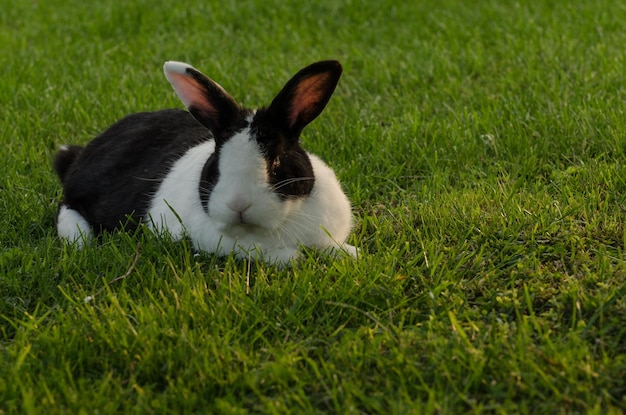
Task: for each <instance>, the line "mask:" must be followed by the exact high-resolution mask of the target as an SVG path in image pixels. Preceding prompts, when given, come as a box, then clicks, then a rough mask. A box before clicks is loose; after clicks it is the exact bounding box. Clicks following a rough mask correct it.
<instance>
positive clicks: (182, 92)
mask: <svg viewBox="0 0 626 415" xmlns="http://www.w3.org/2000/svg"><path fill="white" fill-rule="evenodd" d="M163 71H164V72H165V77H166V78H167V80H168V81H169V82H170V84H172V87H174V91H176V94H177V95H178V97H179V98H180V99H181V101H182V102H183V104H185V106H186V107H187V108H188V109H189V112H190V113H191V114H192V115H193V116H194V118H195V119H196V120H198V121H199V122H200V124H202V125H204V126H205V127H207V128H208V129H210V130H211V131H213V132H214V133H219V132H220V131H222V130H223V129H225V128H227V127H228V126H229V125H230V123H231V122H232V121H233V120H234V119H236V118H237V115H238V114H239V112H240V111H241V108H240V107H239V105H238V104H237V103H236V102H235V100H234V99H233V98H232V97H231V96H230V95H228V93H227V92H226V91H224V89H223V88H222V87H221V86H220V85H219V84H218V83H217V82H215V81H213V80H211V79H209V78H208V77H207V76H205V75H204V74H202V73H201V72H200V71H198V70H197V69H195V68H194V67H193V66H191V65H188V64H186V63H182V62H173V61H170V62H165V65H164V66H163Z"/></svg>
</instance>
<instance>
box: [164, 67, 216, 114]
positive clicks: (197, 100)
mask: <svg viewBox="0 0 626 415" xmlns="http://www.w3.org/2000/svg"><path fill="white" fill-rule="evenodd" d="M167 79H168V80H169V81H170V83H171V84H172V86H173V87H174V91H176V95H178V97H179V98H180V100H181V101H182V102H183V104H185V106H186V107H187V108H189V107H191V106H196V107H205V106H207V103H206V98H205V96H204V94H203V91H204V89H203V88H202V86H201V85H200V84H198V82H197V81H196V80H195V79H194V78H192V77H190V76H188V75H186V74H180V73H176V72H169V73H168V74H167Z"/></svg>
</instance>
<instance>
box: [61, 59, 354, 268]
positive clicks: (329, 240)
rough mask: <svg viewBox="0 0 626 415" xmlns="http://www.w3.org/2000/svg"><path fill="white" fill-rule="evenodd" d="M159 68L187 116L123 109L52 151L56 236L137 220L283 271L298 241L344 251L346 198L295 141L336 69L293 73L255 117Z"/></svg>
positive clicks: (220, 92) (327, 92) (189, 70)
mask: <svg viewBox="0 0 626 415" xmlns="http://www.w3.org/2000/svg"><path fill="white" fill-rule="evenodd" d="M164 71H165V76H166V77H167V79H168V80H169V82H170V83H171V84H172V86H173V87H174V90H175V91H176V93H177V95H178V96H179V97H180V99H181V100H182V102H183V103H184V104H185V106H186V107H187V108H188V110H189V111H188V112H187V111H184V110H177V109H168V110H162V111H156V112H146V113H138V114H133V115H130V116H127V117H125V118H123V119H122V120H120V121H118V122H117V123H115V124H114V125H112V126H111V127H110V128H109V129H108V130H106V131H105V132H104V133H102V134H101V135H100V136H98V137H96V138H95V139H94V140H93V141H91V142H90V143H89V144H88V145H87V146H85V147H80V146H73V145H72V146H62V147H61V148H60V150H59V152H58V153H57V154H56V157H55V160H54V167H55V170H56V172H57V173H58V175H59V177H60V179H61V181H62V183H63V191H64V199H63V201H62V202H61V203H60V204H59V211H58V215H57V230H58V233H59V236H61V237H62V238H65V239H67V240H68V241H70V242H74V243H76V244H78V245H80V246H82V245H83V243H84V242H85V241H86V240H88V239H90V238H91V237H92V236H93V234H94V233H95V234H99V233H100V232H102V231H110V230H113V229H116V228H120V227H124V228H125V229H133V228H135V227H136V226H137V225H138V224H139V223H145V224H146V225H147V226H148V227H150V228H152V229H153V230H154V231H156V232H164V233H168V234H169V235H170V236H171V237H172V238H174V239H180V238H182V237H183V236H188V237H189V238H190V239H191V241H192V243H193V244H194V246H195V247H196V248H197V249H200V250H203V251H207V252H212V253H217V254H218V255H227V254H229V253H231V252H233V253H234V254H235V255H236V256H237V257H240V258H247V257H249V256H250V255H251V256H252V257H258V258H260V259H263V260H264V261H266V262H269V263H278V264H288V263H289V262H290V261H291V260H293V259H295V258H297V257H298V256H299V248H300V246H301V245H304V246H307V247H312V248H318V249H321V250H326V249H330V250H334V251H336V250H341V251H346V252H348V253H350V254H352V255H356V252H357V249H356V248H355V247H353V246H351V245H348V244H346V243H345V241H346V238H347V237H348V234H349V233H350V229H351V227H352V215H351V206H350V202H349V200H348V198H347V197H346V195H345V194H344V192H343V191H342V189H341V185H340V184H339V182H338V180H337V178H336V176H335V173H334V172H333V171H332V170H331V169H330V168H329V167H328V166H327V165H326V164H324V162H322V161H321V160H320V159H319V158H318V157H316V156H315V155H313V154H310V153H307V152H305V151H304V150H303V149H302V148H301V147H300V140H299V138H300V133H301V132H302V129H303V128H304V127H305V126H306V125H307V124H309V123H310V122H311V121H313V120H314V119H315V118H316V117H317V116H318V115H319V114H320V113H321V112H322V110H323V109H324V107H325V106H326V104H327V103H328V100H329V99H330V97H331V95H332V94H333V92H334V90H335V87H336V85H337V82H338V81H339V77H340V76H341V72H342V68H341V65H340V64H339V62H337V61H322V62H317V63H314V64H312V65H310V66H307V67H305V68H304V69H302V70H300V71H299V72H298V73H297V74H296V75H294V76H293V78H291V80H289V82H287V84H286V85H285V86H284V87H283V89H282V90H281V91H280V92H279V93H278V95H277V96H276V97H275V98H274V100H273V101H272V103H271V104H270V105H269V106H268V107H265V108H260V109H258V110H249V109H246V108H242V107H241V106H239V105H238V104H237V103H236V102H235V100H234V99H233V98H232V97H231V96H230V95H229V94H228V93H227V92H226V91H224V89H222V87H221V86H220V85H219V84H217V83H216V82H214V81H212V80H211V79H209V78H207V77H206V76H205V75H203V74H202V73H200V72H199V71H198V70H196V69H195V68H193V67H191V66H189V65H187V64H185V63H181V62H166V63H165V66H164Z"/></svg>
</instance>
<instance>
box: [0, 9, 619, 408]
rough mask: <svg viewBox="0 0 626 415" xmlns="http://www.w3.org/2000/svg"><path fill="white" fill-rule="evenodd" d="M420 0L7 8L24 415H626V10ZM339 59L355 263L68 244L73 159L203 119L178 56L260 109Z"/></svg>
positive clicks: (10, 358) (329, 121)
mask: <svg viewBox="0 0 626 415" xmlns="http://www.w3.org/2000/svg"><path fill="white" fill-rule="evenodd" d="M115 3H117V4H115ZM396 3H397V2H396ZM396 3H394V2H386V3H385V2H371V3H355V2H343V1H334V2H309V3H307V4H301V2H295V1H289V2H272V1H269V2H268V1H264V2H258V1H250V2H230V3H224V2H222V3H220V4H217V3H215V4H211V3H204V4H202V5H200V4H197V3H191V2H177V3H176V4H168V3H167V2H160V1H157V2H147V1H139V2H132V3H129V2H123V3H122V2H113V3H111V2H109V3H94V4H87V3H81V2H76V1H72V0H69V1H63V2H60V1H48V2H35V3H33V2H17V3H16V2H9V1H7V0H0V10H2V12H0V51H1V52H2V56H3V57H4V59H3V67H2V71H0V105H1V106H2V111H0V123H1V125H2V128H1V129H0V143H1V144H2V146H3V148H4V152H3V154H4V157H3V163H2V164H0V177H1V179H0V218H1V220H2V222H1V223H2V224H3V226H2V231H1V238H0V242H1V244H2V245H1V251H0V351H1V353H0V356H1V358H0V373H1V374H2V375H1V376H0V413H78V412H81V411H82V412H87V413H92V412H101V413H150V412H153V413H168V412H171V413H191V412H200V413H203V412H213V413H250V412H257V413H419V414H422V413H467V412H469V413H480V412H496V413H514V412H522V413H531V412H532V413H555V412H561V411H563V412H586V413H611V412H613V413H618V412H620V411H623V410H624V408H625V407H626V401H625V400H624V396H625V395H626V382H625V381H624V373H626V348H625V346H624V345H625V344H626V329H625V328H624V327H626V303H625V302H624V296H625V295H626V293H625V291H624V285H625V283H626V261H625V258H624V252H625V247H626V236H625V232H624V218H625V215H626V165H625V159H624V156H625V150H626V144H625V143H626V137H625V136H624V131H626V125H625V124H626V117H625V106H624V102H626V88H625V86H624V83H623V68H624V54H623V45H624V44H626V32H624V31H623V30H622V28H623V22H624V21H626V9H625V8H624V7H623V6H619V5H616V4H615V3H614V2H610V1H599V2H594V3H590V2H583V1H574V2H569V3H567V4H560V3H559V4H558V5H557V4H553V3H552V2H549V1H535V2H513V1H504V2H502V1H495V0H494V1H480V2H479V1H469V2H456V1H451V0H450V1H449V0H444V1H437V2H433V1H426V2H405V3H401V4H396ZM330 58H332V59H338V60H340V61H341V62H342V63H343V65H344V75H343V78H342V80H341V81H340V84H339V87H338V89H337V92H336V93H335V96H334V97H333V99H332V100H331V102H330V104H329V105H328V108H327V109H326V111H325V112H324V113H323V114H322V116H321V117H320V118H319V119H318V120H316V121H315V122H314V123H313V124H312V125H311V126H310V127H308V128H307V130H305V134H304V136H303V146H304V147H305V148H306V149H308V150H310V151H312V152H314V153H316V154H319V155H320V156H321V157H322V158H324V159H325V160H326V161H327V162H328V164H329V165H331V166H332V167H333V168H334V169H335V170H336V172H337V174H338V176H339V177H340V178H341V180H342V183H343V185H344V187H345V189H346V192H347V193H348V194H349V196H350V198H351V200H352V202H353V205H354V214H355V219H356V224H355V228H354V231H353V235H352V237H351V240H350V242H351V243H353V244H354V245H357V246H359V247H360V248H361V256H360V258H359V259H358V260H357V261H356V262H355V261H352V260H351V259H349V258H339V259H331V258H326V257H324V256H322V255H320V254H319V253H316V252H309V251H307V252H306V255H305V259H304V260H303V261H302V262H301V263H299V264H298V265H297V266H295V267H293V268H292V269H289V270H281V269H278V268H275V267H269V266H265V265H260V264H253V263H248V262H246V261H237V260H235V259H233V258H221V259H220V258H215V257H213V256H210V255H206V254H197V253H195V252H193V250H192V249H191V246H190V244H189V243H188V242H186V241H183V242H181V243H173V242H170V241H168V240H164V239H160V238H158V237H156V236H154V235H150V234H149V233H147V232H143V231H139V232H138V233H137V234H135V235H128V234H123V233H117V234H112V235H107V236H105V237H104V238H103V241H102V242H101V244H98V245H94V246H91V247H89V248H88V249H85V250H82V251H77V250H75V249H72V248H71V247H66V246H63V244H62V243H61V242H60V241H59V240H58V239H57V238H56V235H55V229H54V216H55V211H56V203H57V201H58V199H59V197H60V195H61V192H60V185H59V184H58V182H57V179H56V177H55V176H54V174H53V172H52V168H51V165H50V159H51V156H52V154H53V153H54V151H55V149H56V148H57V147H58V145H60V144H66V143H86V142H87V141H89V140H90V139H91V138H92V137H93V136H94V135H96V134H97V133H98V132H100V131H102V130H103V129H104V128H105V127H106V126H108V125H109V124H110V123H112V122H114V121H115V120H117V119H119V118H120V117H121V116H123V115H125V114H128V113H131V112H136V111H144V110H153V109H159V108H165V107H180V106H181V104H180V103H179V101H178V99H177V98H176V96H175V95H174V93H173V92H172V91H171V88H170V87H169V85H168V84H167V81H166V80H165V79H164V77H163V74H162V69H161V68H162V64H163V62H164V61H166V60H181V61H187V62H189V63H191V64H193V65H194V66H195V67H197V68H199V69H201V70H202V71H203V72H205V73H207V74H208V75H210V76H211V77H212V78H213V79H215V80H216V81H217V82H219V83H220V84H221V85H223V86H224V87H225V88H226V89H227V90H228V91H229V92H230V93H231V94H232V95H233V96H235V97H236V98H237V99H238V100H239V101H241V102H242V103H244V104H245V105H248V106H258V105H263V104H267V103H268V102H269V100H270V99H271V98H272V97H273V95H274V94H275V93H276V92H277V91H278V90H279V89H280V87H281V86H282V85H283V83H284V82H285V81H286V80H287V79H288V78H289V77H290V76H291V75H292V74H293V73H295V72H296V71H297V70H298V69H300V68H301V67H303V66H305V65H307V64H309V63H311V62H313V61H316V60H319V59H330Z"/></svg>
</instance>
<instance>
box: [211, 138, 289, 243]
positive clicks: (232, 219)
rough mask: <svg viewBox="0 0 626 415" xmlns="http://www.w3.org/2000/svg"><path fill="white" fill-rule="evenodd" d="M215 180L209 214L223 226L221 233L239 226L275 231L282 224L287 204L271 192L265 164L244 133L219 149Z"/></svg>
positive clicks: (254, 144) (255, 144)
mask: <svg viewBox="0 0 626 415" xmlns="http://www.w3.org/2000/svg"><path fill="white" fill-rule="evenodd" d="M219 172H220V173H219V174H220V175H219V180H218V183H217V184H216V186H215V188H214V189H213V192H212V194H211V196H210V198H209V212H210V215H211V217H212V218H213V219H215V220H217V221H219V222H220V223H222V224H223V225H224V227H223V231H224V232H228V228H229V227H231V226H232V227H238V226H239V225H256V226H258V227H261V228H265V229H270V230H271V229H275V228H277V227H278V226H280V224H281V223H282V222H283V221H284V218H285V214H286V210H287V209H288V208H289V203H288V202H281V201H280V199H279V197H278V195H276V194H275V193H274V192H272V190H271V188H270V186H269V179H268V176H267V162H266V160H265V158H264V155H263V153H262V151H261V149H260V148H259V145H258V143H257V142H256V141H255V140H253V139H251V138H250V130H249V128H248V129H245V130H243V131H241V132H239V133H238V134H236V135H234V136H233V137H231V138H230V139H229V140H228V141H226V142H225V143H224V145H223V146H222V148H221V149H220V158H219Z"/></svg>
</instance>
